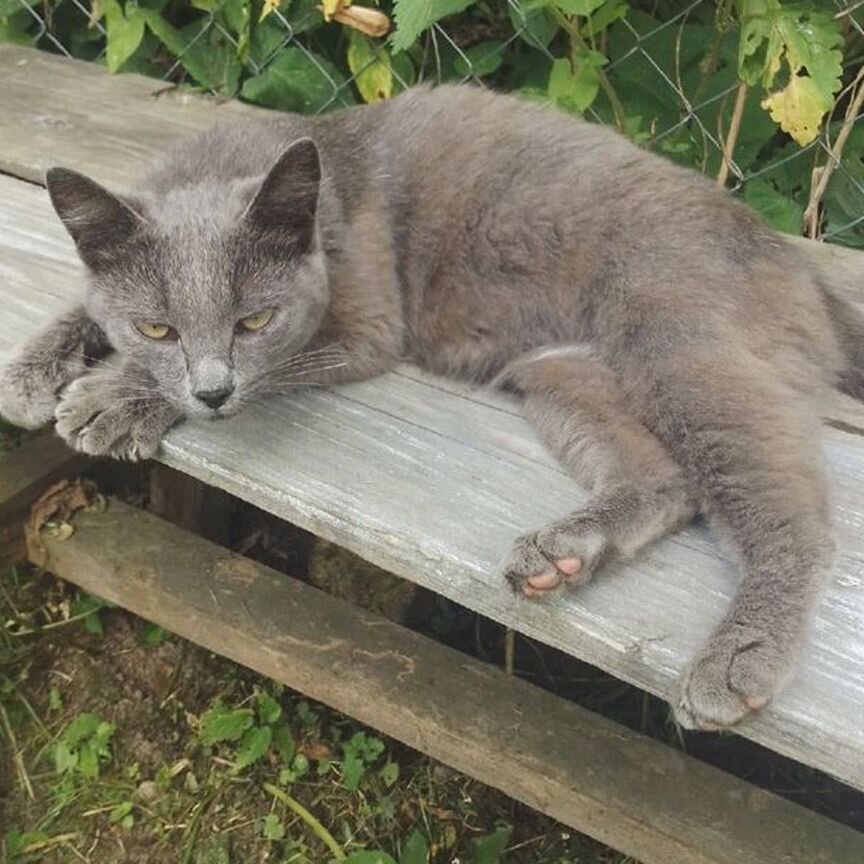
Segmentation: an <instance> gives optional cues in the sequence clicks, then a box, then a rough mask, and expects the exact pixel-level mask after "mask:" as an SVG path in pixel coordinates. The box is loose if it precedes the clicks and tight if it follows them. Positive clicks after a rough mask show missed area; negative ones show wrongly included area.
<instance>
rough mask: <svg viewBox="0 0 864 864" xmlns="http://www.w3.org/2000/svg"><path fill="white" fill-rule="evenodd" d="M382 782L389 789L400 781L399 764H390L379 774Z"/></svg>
mask: <svg viewBox="0 0 864 864" xmlns="http://www.w3.org/2000/svg"><path fill="white" fill-rule="evenodd" d="M378 776H379V777H380V778H381V782H382V783H383V784H384V785H385V786H386V787H387V788H388V789H389V788H390V787H391V786H392V785H393V784H394V783H395V782H396V781H397V780H398V779H399V763H398V762H388V763H387V764H386V765H385V766H384V767H383V768H382V769H381V770H380V771H379V772H378Z"/></svg>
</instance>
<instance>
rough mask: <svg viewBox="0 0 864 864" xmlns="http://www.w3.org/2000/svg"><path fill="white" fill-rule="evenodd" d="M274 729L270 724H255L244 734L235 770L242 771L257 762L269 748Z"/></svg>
mask: <svg viewBox="0 0 864 864" xmlns="http://www.w3.org/2000/svg"><path fill="white" fill-rule="evenodd" d="M272 739H273V730H272V729H271V728H270V727H269V726H254V727H253V728H252V729H250V730H249V731H248V732H247V733H246V734H245V735H244V736H243V741H242V742H241V744H240V749H239V750H238V751H237V757H236V758H235V759H234V770H235V771H242V770H243V769H244V768H248V767H249V766H250V765H253V764H254V763H255V762H257V761H258V760H259V759H260V758H261V757H262V756H263V755H264V754H265V753H266V752H267V750H268V749H269V747H270V741H271V740H272Z"/></svg>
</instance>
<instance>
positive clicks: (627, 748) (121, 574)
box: [45, 501, 864, 864]
mask: <svg viewBox="0 0 864 864" xmlns="http://www.w3.org/2000/svg"><path fill="white" fill-rule="evenodd" d="M75 528H76V531H75V534H73V536H72V537H71V539H69V540H66V541H56V540H52V539H51V538H48V537H46V538H45V543H46V545H47V548H48V557H49V560H48V566H49V568H50V569H51V570H52V571H53V572H54V573H56V574H58V575H59V576H61V577H62V578H64V579H68V580H70V581H72V582H75V583H77V584H79V585H81V586H82V587H84V588H85V589H86V590H87V591H90V592H92V593H94V594H96V595H98V596H100V597H104V598H105V599H107V600H109V601H111V602H113V603H117V604H119V605H120V606H124V607H126V608H127V609H130V610H132V611H133V612H135V613H137V614H139V615H143V616H145V617H146V618H148V619H149V620H152V621H155V622H156V623H157V624H160V625H162V626H163V627H166V628H168V629H169V630H172V631H174V632H176V633H178V634H180V635H181V636H184V637H185V638H187V639H191V640H192V641H194V642H196V643H198V644H199V645H203V646H204V647H206V648H209V649H211V650H213V651H216V652H217V653H219V654H223V655H225V656H227V657H230V658H232V659H233V660H236V661H237V662H240V663H242V664H244V665H246V666H249V667H251V668H253V669H255V670H257V671H259V672H262V673H263V674H265V675H268V676H270V677H271V678H274V679H276V680H277V681H282V682H283V683H285V684H287V685H288V686H290V687H292V688H295V689H297V690H300V691H301V692H303V693H306V694H308V695H309V696H312V697H313V698H315V699H319V700H321V701H323V702H326V703H327V704H329V705H332V706H333V707H335V708H337V709H338V710H340V711H344V712H345V713H347V714H350V715H352V716H354V717H357V718H358V719H360V720H362V721H363V722H365V723H369V724H370V725H372V726H374V727H375V728H377V729H380V730H382V731H383V732H385V733H387V734H388V735H392V736H394V737H395V738H397V739H399V740H401V741H404V742H405V743H407V744H409V745H411V746H413V747H416V748H417V749H419V750H422V751H423V752H425V753H428V754H429V755H431V756H433V757H434V758H436V759H439V760H441V761H443V762H445V763H447V764H449V765H452V766H453V767H455V768H458V769H459V770H461V771H465V772H466V773H468V774H470V775H472V776H474V777H476V778H478V779H479V780H481V781H483V782H484V783H487V784H490V785H492V786H495V787H497V788H500V789H504V790H506V791H507V792H508V794H510V795H514V796H515V797H517V798H519V799H520V800H522V801H524V802H526V803H527V804H529V805H530V806H532V807H536V808H538V809H540V810H542V811H544V812H546V813H548V814H549V815H551V816H553V817H554V818H556V819H559V820H560V821H562V822H564V823H566V824H568V825H571V826H573V827H574V828H577V829H578V830H579V831H583V832H585V833H588V834H591V835H592V836H594V837H596V838H597V839H598V840H601V841H602V842H604V843H608V844H610V845H612V846H614V847H615V848H617V849H620V850H621V851H623V852H626V853H628V854H630V855H634V856H636V857H637V858H639V859H640V860H641V861H643V862H645V864H670V862H675V864H741V862H743V861H746V862H748V864H776V862H779V861H782V862H784V864H860V862H861V860H862V859H864V834H860V833H858V832H856V831H853V830H851V829H849V828H845V827H843V826H841V825H838V824H836V823H833V822H831V821H829V820H828V819H826V818H824V817H822V816H818V815H816V814H814V813H813V812H811V811H809V810H805V809H803V808H801V807H799V806H797V805H794V804H791V803H789V802H787V801H784V800H783V799H780V798H778V797H776V796H774V795H772V794H770V793H768V792H764V791H762V790H759V789H754V788H752V787H751V786H750V785H749V784H748V783H746V782H744V781H742V780H739V779H737V778H734V777H730V776H728V775H726V774H724V773H723V772H721V771H718V770H717V769H715V768H711V767H709V766H707V765H704V764H702V763H700V762H697V761H696V760H694V759H691V758H690V757H688V756H686V755H684V754H683V753H680V752H678V751H674V750H672V749H670V748H668V747H666V746H664V745H662V744H659V743H657V742H655V741H652V740H650V739H648V738H646V737H644V736H643V735H640V734H639V733H638V732H634V731H631V730H629V729H626V728H624V727H622V726H618V725H617V724H615V723H612V722H611V721H609V720H606V719H604V718H601V717H599V716H597V715H595V714H592V713H591V712H589V711H586V710H584V709H582V708H579V707H578V706H576V705H573V704H571V703H567V702H564V701H563V700H561V699H559V698H557V697H555V696H553V695H551V694H549V693H546V692H544V691H542V690H539V689H537V688H535V687H533V686H532V685H530V684H528V683H526V682H524V681H520V680H519V679H514V678H512V677H509V676H506V675H504V674H503V673H502V672H501V671H500V670H498V669H495V668H494V667H491V666H488V665H486V664H483V663H481V662H479V661H478V660H475V659H474V658H472V657H466V656H465V655H463V654H460V653H458V652H456V651H454V650H453V649H450V648H447V647H445V646H443V645H440V644H438V643H436V642H433V641H431V640H429V639H426V638H425V637H423V636H420V635H418V634H416V633H413V632H411V631H409V630H405V629H404V628H402V627H400V626H399V625H397V624H394V623H392V622H390V621H387V620H385V619H383V618H381V617H379V616H378V615H375V614H374V613H371V612H367V611H363V610H360V609H357V608H356V607H354V606H352V605H349V604H346V603H344V602H342V601H340V600H337V599H335V598H332V597H329V596H328V595H326V594H324V593H323V592H320V591H317V590H316V589H314V588H310V587H309V586H307V585H304V584H302V583H300V582H297V581H296V580H294V579H291V578H289V577H286V576H284V575H282V574H280V573H277V572H276V571H273V570H270V569H269V568H267V567H264V566H262V565H259V564H256V563H254V562H252V561H250V560H249V559H247V558H243V557H241V556H239V555H235V554H233V553H231V552H228V551H227V550H225V549H223V548H221V547H219V546H215V545H214V544H212V543H209V542H207V541H206V540H204V539H202V538H200V537H198V536H196V535H194V534H189V533H187V532H184V531H182V530H181V529H179V528H176V527H175V526H173V525H169V524H168V523H166V522H163V521H161V520H160V519H157V518H156V517H155V516H152V515H151V514H148V513H145V512H143V511H140V510H135V509H133V508H131V507H127V506H126V505H123V504H120V503H119V502H115V501H112V502H111V503H110V504H109V507H108V509H107V511H106V512H104V513H99V514H96V513H81V514H78V515H77V516H76V518H75ZM553 730H554V732H553Z"/></svg>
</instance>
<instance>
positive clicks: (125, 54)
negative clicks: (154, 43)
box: [102, 0, 145, 72]
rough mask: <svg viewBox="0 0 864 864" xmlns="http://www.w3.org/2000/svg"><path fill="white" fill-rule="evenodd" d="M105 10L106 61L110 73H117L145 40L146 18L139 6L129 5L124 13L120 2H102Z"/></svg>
mask: <svg viewBox="0 0 864 864" xmlns="http://www.w3.org/2000/svg"><path fill="white" fill-rule="evenodd" d="M102 8H103V9H104V10H105V24H106V27H105V31H106V39H107V43H108V44H107V50H106V52H105V59H106V63H107V65H108V71H109V72H116V71H117V70H118V69H119V68H120V67H121V66H122V65H123V64H124V63H125V62H126V61H127V60H128V59H129V58H130V57H131V56H132V55H133V54H134V53H135V51H136V50H137V49H138V46H139V45H140V44H141V40H142V39H143V38H144V27H145V16H144V15H142V14H141V10H140V9H139V8H138V6H134V5H132V4H129V7H128V8H127V10H126V11H125V12H124V10H123V8H122V7H121V6H120V3H119V2H118V0H102Z"/></svg>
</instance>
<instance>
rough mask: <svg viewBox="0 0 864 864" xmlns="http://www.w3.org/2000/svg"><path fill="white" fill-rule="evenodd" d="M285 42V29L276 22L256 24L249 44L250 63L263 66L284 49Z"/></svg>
mask: <svg viewBox="0 0 864 864" xmlns="http://www.w3.org/2000/svg"><path fill="white" fill-rule="evenodd" d="M284 41H285V28H284V27H283V26H282V24H277V23H275V22H274V21H265V22H264V23H263V24H256V25H255V28H254V29H253V30H252V40H251V42H250V43H249V58H248V59H249V61H250V62H252V63H254V64H255V65H256V66H263V65H264V64H266V63H267V62H269V60H270V58H271V57H272V56H273V55H274V54H275V53H276V52H277V51H278V50H279V49H280V48H281V47H282V43H283V42H284Z"/></svg>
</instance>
